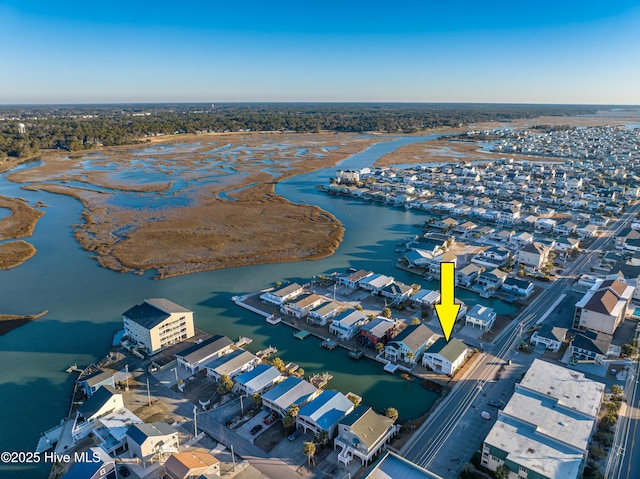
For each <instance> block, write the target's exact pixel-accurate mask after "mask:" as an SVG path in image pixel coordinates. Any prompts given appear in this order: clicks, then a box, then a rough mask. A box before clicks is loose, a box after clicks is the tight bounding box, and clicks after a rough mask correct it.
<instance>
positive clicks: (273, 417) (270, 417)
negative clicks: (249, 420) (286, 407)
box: [262, 412, 278, 426]
mask: <svg viewBox="0 0 640 479" xmlns="http://www.w3.org/2000/svg"><path fill="white" fill-rule="evenodd" d="M277 420H278V413H275V412H272V413H271V414H269V415H268V416H267V417H265V418H264V420H263V421H262V422H263V423H265V424H266V425H267V426H268V425H269V424H273V423H274V422H276V421H277Z"/></svg>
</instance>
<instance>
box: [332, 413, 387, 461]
mask: <svg viewBox="0 0 640 479" xmlns="http://www.w3.org/2000/svg"><path fill="white" fill-rule="evenodd" d="M397 431H398V426H396V425H395V424H394V420H393V419H390V418H388V417H386V416H383V415H381V414H378V413H376V412H375V411H374V410H373V409H372V408H370V407H368V406H358V407H356V408H355V409H354V410H353V411H351V412H350V413H349V414H347V416H345V417H344V418H343V419H342V420H340V421H339V422H338V435H337V436H336V438H335V439H334V441H333V448H334V449H335V448H336V447H340V448H341V450H340V453H339V454H338V462H340V463H342V464H344V465H345V466H347V465H348V464H349V463H350V462H351V460H352V459H353V457H354V456H355V457H358V458H359V459H360V461H361V463H362V465H363V466H367V465H368V464H369V461H371V459H372V458H373V457H374V456H375V455H376V454H377V453H378V452H380V451H381V450H382V449H384V448H385V447H386V445H387V444H388V443H389V442H390V441H391V439H392V438H393V436H394V435H395V434H396V433H397Z"/></svg>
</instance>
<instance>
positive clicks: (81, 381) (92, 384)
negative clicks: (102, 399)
mask: <svg viewBox="0 0 640 479" xmlns="http://www.w3.org/2000/svg"><path fill="white" fill-rule="evenodd" d="M76 384H77V385H78V387H79V388H80V389H81V390H82V391H83V392H84V394H85V395H86V396H87V397H91V396H93V393H95V392H96V391H97V390H98V389H100V386H111V387H113V388H115V387H116V384H115V381H114V379H113V374H112V373H110V372H108V371H103V370H102V369H100V368H98V367H97V366H93V365H92V367H89V368H87V369H85V370H84V371H83V372H82V373H80V376H79V377H78V379H76Z"/></svg>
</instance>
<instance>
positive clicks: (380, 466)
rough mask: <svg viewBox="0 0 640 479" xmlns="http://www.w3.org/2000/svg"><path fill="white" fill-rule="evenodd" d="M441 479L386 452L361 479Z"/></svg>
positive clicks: (402, 458)
mask: <svg viewBox="0 0 640 479" xmlns="http://www.w3.org/2000/svg"><path fill="white" fill-rule="evenodd" d="M398 478H402V479H442V478H441V477H440V476H438V475H437V474H434V473H433V472H430V471H427V470H426V469H423V468H421V467H420V466H418V465H417V464H414V463H413V462H411V461H409V460H407V459H405V458H404V457H400V456H398V455H397V454H394V453H392V452H389V451H387V452H386V453H385V454H384V455H383V456H382V458H381V459H380V460H379V461H378V462H377V463H376V464H375V465H374V466H373V467H372V469H371V470H370V471H369V472H368V473H367V474H366V475H365V476H364V478H363V479H398Z"/></svg>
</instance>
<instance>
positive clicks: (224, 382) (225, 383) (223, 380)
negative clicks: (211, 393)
mask: <svg viewBox="0 0 640 479" xmlns="http://www.w3.org/2000/svg"><path fill="white" fill-rule="evenodd" d="M232 389H233V381H232V380H231V378H230V377H229V376H227V375H226V374H223V375H222V376H220V381H219V384H218V392H219V393H220V394H226V393H228V392H229V391H231V390H232Z"/></svg>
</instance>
